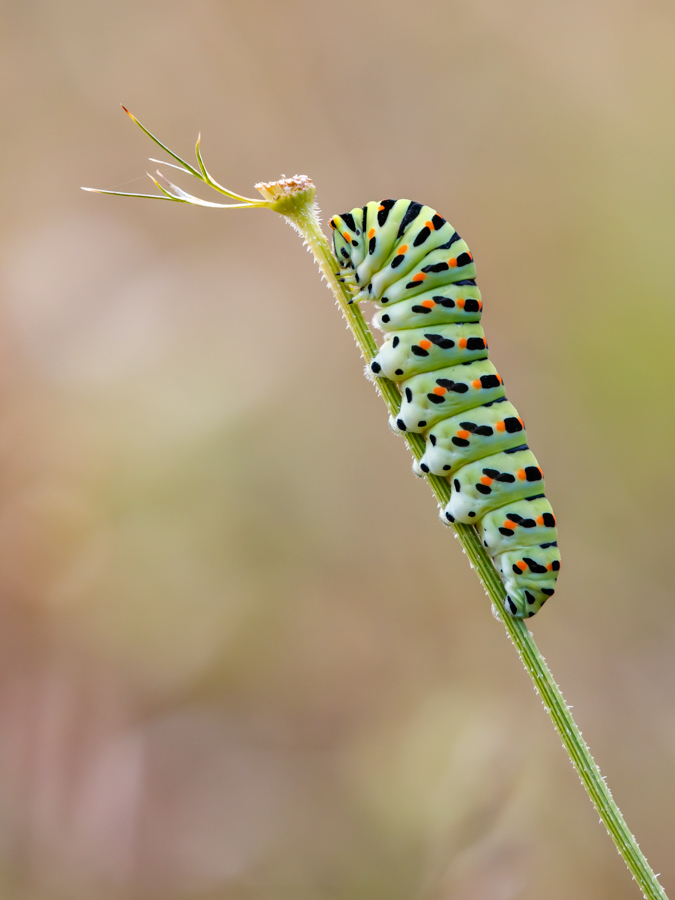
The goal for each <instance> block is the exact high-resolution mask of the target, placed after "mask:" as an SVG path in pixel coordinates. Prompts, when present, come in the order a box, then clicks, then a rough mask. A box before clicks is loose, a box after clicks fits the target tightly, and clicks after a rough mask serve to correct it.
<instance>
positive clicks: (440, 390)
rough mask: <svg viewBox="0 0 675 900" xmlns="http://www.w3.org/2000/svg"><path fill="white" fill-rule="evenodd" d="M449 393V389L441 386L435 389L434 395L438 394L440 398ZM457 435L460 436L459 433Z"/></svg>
mask: <svg viewBox="0 0 675 900" xmlns="http://www.w3.org/2000/svg"><path fill="white" fill-rule="evenodd" d="M447 393H448V389H447V388H444V387H441V386H440V384H439V385H438V387H435V388H434V394H438V396H439V397H442V396H443V394H447ZM457 433H458V434H459V432H457Z"/></svg>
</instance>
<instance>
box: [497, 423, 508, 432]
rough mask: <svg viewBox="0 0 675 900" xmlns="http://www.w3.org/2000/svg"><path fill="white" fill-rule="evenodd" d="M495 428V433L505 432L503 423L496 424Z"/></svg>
mask: <svg viewBox="0 0 675 900" xmlns="http://www.w3.org/2000/svg"><path fill="white" fill-rule="evenodd" d="M495 428H496V429H497V431H506V425H505V424H504V423H503V422H497V424H496V425H495Z"/></svg>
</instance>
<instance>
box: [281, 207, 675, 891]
mask: <svg viewBox="0 0 675 900" xmlns="http://www.w3.org/2000/svg"><path fill="white" fill-rule="evenodd" d="M312 199H313V198H312ZM286 218H287V219H288V221H289V222H290V223H291V224H292V225H293V227H294V228H296V230H297V231H299V232H300V233H301V234H302V236H303V237H304V238H305V241H306V243H307V245H308V247H309V249H310V250H311V252H312V253H313V254H314V257H315V259H316V261H317V263H318V264H319V267H320V269H321V271H322V273H323V275H324V277H325V278H326V281H327V282H328V284H329V286H330V289H331V290H332V292H333V294H334V296H335V299H336V300H337V303H338V306H339V307H340V309H341V311H342V314H343V316H344V317H345V319H346V320H347V324H348V325H349V328H350V329H351V332H352V334H353V335H354V338H355V340H356V343H357V344H358V347H359V349H360V351H361V355H362V356H363V358H364V360H365V361H366V363H370V362H371V361H372V359H373V358H374V356H375V355H376V353H377V345H376V343H375V340H374V338H373V335H372V333H371V332H370V329H369V328H368V325H367V324H366V322H365V320H364V318H363V314H362V313H361V310H360V309H359V307H358V305H357V304H354V303H351V295H350V294H349V291H348V290H346V289H345V286H344V285H343V284H342V283H341V282H340V281H339V280H338V279H339V268H338V264H337V261H336V260H335V257H334V256H333V253H332V252H331V249H330V246H329V244H328V241H327V239H326V237H325V235H324V233H323V231H322V230H321V226H320V224H319V219H318V216H317V209H316V207H315V205H314V203H313V202H308V203H307V204H306V205H304V204H303V205H302V207H301V208H298V209H296V210H294V211H293V212H292V213H291V214H288V213H286ZM374 381H375V383H376V385H377V387H378V390H379V392H380V394H381V395H382V398H383V399H384V402H385V403H386V405H387V408H388V410H389V412H390V414H392V415H394V416H396V414H397V413H398V410H399V407H400V405H401V395H400V393H399V391H398V388H397V387H396V385H395V384H394V383H393V382H391V381H389V380H388V379H387V378H376V379H374ZM403 437H404V438H405V440H406V441H407V443H408V446H409V448H410V450H411V451H412V453H413V455H414V456H415V457H416V458H417V459H420V458H421V457H422V454H423V453H424V439H423V438H422V436H421V435H419V434H410V433H409V432H408V433H406V434H404V435H403ZM426 478H427V481H428V482H429V485H430V486H431V489H432V491H433V492H434V494H435V496H436V499H437V500H438V502H439V503H440V504H442V505H443V506H445V505H446V504H447V503H448V501H449V500H450V485H449V483H448V482H447V480H445V479H444V478H438V477H436V476H435V475H427V476H426ZM452 527H453V528H454V529H455V533H456V535H457V537H458V539H459V541H460V543H461V544H462V546H463V547H464V550H465V551H466V555H467V556H468V557H469V559H470V561H471V563H472V564H473V566H474V568H475V569H476V571H477V572H478V577H479V578H480V580H481V582H482V584H483V587H484V588H485V590H486V592H487V594H488V596H489V597H490V600H491V601H492V604H493V607H494V609H495V610H496V611H497V614H498V615H499V618H500V619H501V621H502V623H503V625H504V627H505V628H506V631H507V633H508V635H509V637H510V638H511V641H512V642H513V644H514V646H515V648H516V650H517V651H518V655H519V656H520V658H521V660H522V662H523V665H524V666H525V669H526V670H527V672H528V674H529V676H530V678H531V679H532V681H533V683H534V686H535V689H536V690H537V691H538V693H539V696H540V697H541V699H542V701H543V703H544V706H545V708H546V711H547V712H548V714H549V716H550V717H551V720H552V721H553V724H554V726H555V728H556V731H557V732H558V734H559V735H560V738H561V740H562V743H563V746H564V747H565V749H566V750H567V753H568V755H569V757H570V759H571V761H572V765H573V766H574V768H575V769H576V770H577V772H578V774H579V777H580V778H581V781H582V783H583V785H584V787H585V788H586V790H587V792H588V795H589V797H590V798H591V800H592V802H593V805H594V806H595V808H596V810H597V811H598V814H599V815H600V818H601V820H602V821H603V822H604V824H605V827H606V828H607V831H608V832H609V834H610V835H611V837H612V840H613V841H614V843H615V844H616V846H617V849H618V851H619V853H620V855H621V856H622V858H623V860H624V862H625V863H626V865H627V866H628V868H629V869H630V871H631V872H632V874H633V877H634V878H635V880H636V881H637V883H638V885H639V886H640V888H641V890H642V893H643V895H644V896H645V897H646V898H648V900H657V898H658V900H667V897H666V893H665V891H664V890H663V888H662V887H661V885H660V884H659V882H658V880H657V877H656V875H655V874H654V872H653V871H652V869H651V867H650V866H649V863H648V862H647V860H646V859H645V857H644V855H643V853H642V851H641V850H640V847H639V846H638V843H637V841H636V840H635V838H634V837H633V835H632V833H631V831H630V829H629V828H628V826H627V825H626V821H625V819H624V817H623V815H622V814H621V810H620V809H619V807H618V806H617V804H616V802H615V801H614V798H613V797H612V794H611V792H610V790H609V788H608V787H607V785H606V784H605V780H604V778H603V777H602V775H601V774H600V770H599V768H598V766H597V765H596V762H595V760H594V759H593V757H592V755H591V751H590V750H589V748H588V744H587V743H586V741H585V740H584V739H583V737H582V734H581V732H580V731H579V728H578V726H577V724H576V722H575V721H574V718H573V717H572V713H571V711H570V708H569V706H568V705H567V703H566V702H565V698H564V697H563V695H562V693H561V691H560V688H559V687H558V685H557V684H556V682H555V680H554V679H553V675H552V674H551V671H550V669H549V668H548V666H547V665H546V661H545V660H544V658H543V656H542V655H541V653H540V652H539V650H538V648H537V645H536V644H535V642H534V638H533V637H532V635H531V634H530V631H529V630H528V628H527V625H526V624H525V622H524V621H523V620H522V619H516V618H513V617H512V616H510V615H508V613H507V612H505V610H504V606H503V601H504V596H505V589H504V585H503V584H502V581H501V579H500V577H499V575H498V573H497V570H496V569H495V567H494V566H493V564H492V561H491V559H490V557H489V556H488V555H487V553H486V552H485V549H484V548H483V546H482V544H481V542H480V539H479V537H478V533H477V532H476V529H475V528H474V527H473V526H471V525H462V524H459V523H456V524H455V525H453V526H452Z"/></svg>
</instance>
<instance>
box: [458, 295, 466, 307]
mask: <svg viewBox="0 0 675 900" xmlns="http://www.w3.org/2000/svg"><path fill="white" fill-rule="evenodd" d="M465 303H466V300H465V299H464V297H460V298H459V300H458V301H457V306H459V308H460V309H464V304H465Z"/></svg>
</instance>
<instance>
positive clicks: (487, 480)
mask: <svg viewBox="0 0 675 900" xmlns="http://www.w3.org/2000/svg"><path fill="white" fill-rule="evenodd" d="M480 483H481V484H485V485H491V484H492V478H489V477H488V476H487V475H483V477H482V478H481V480H480Z"/></svg>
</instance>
